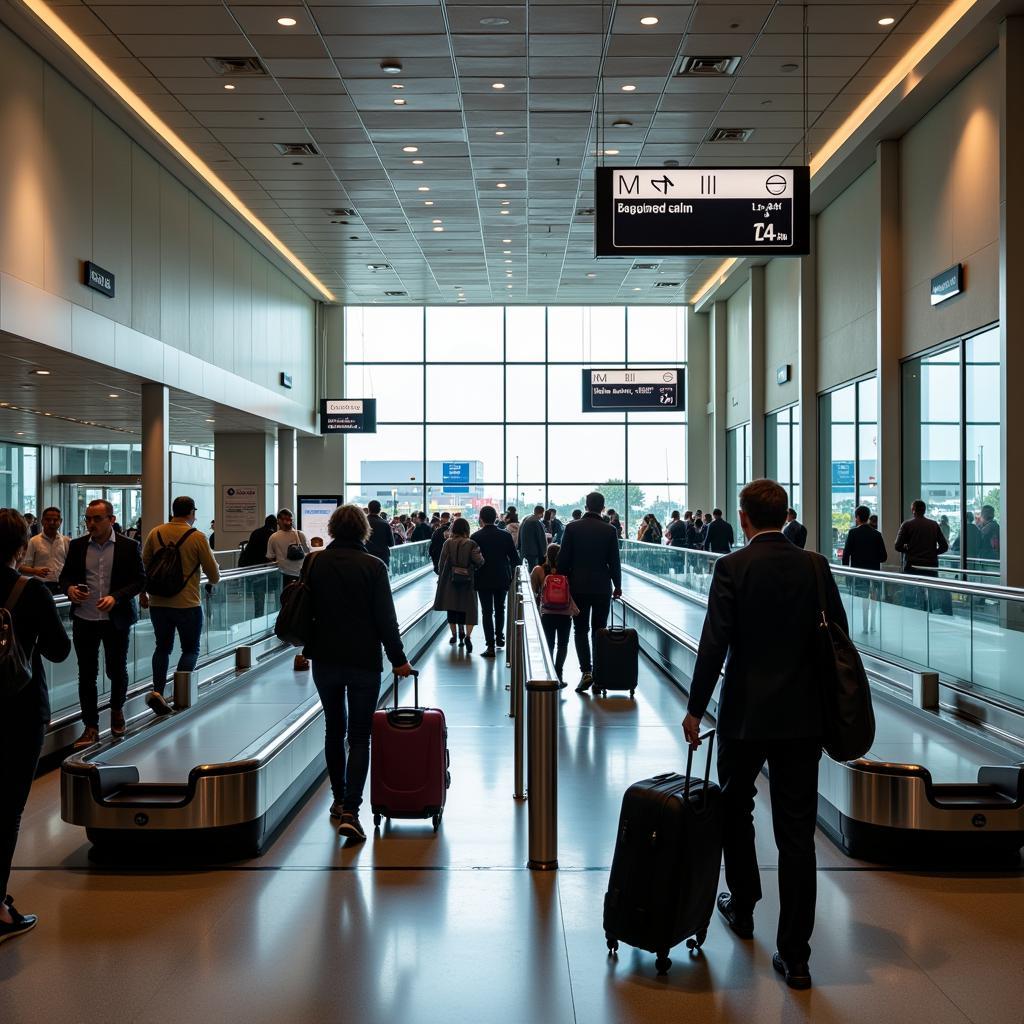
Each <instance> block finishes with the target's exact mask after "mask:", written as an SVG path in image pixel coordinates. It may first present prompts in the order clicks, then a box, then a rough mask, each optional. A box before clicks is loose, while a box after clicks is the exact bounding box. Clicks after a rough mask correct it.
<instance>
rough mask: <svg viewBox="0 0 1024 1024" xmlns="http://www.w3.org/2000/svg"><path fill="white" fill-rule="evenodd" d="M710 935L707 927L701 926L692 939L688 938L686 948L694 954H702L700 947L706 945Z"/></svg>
mask: <svg viewBox="0 0 1024 1024" xmlns="http://www.w3.org/2000/svg"><path fill="white" fill-rule="evenodd" d="M707 937H708V930H707V928H701V930H700V931H699V932H697V934H696V935H694V937H693V938H692V939H687V940H686V948H687V949H688V950H689V951H690V952H691V953H692V954H693V955H694V956H699V955H700V947H701V946H703V945H704V941H705V939H707Z"/></svg>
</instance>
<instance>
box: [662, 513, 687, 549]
mask: <svg viewBox="0 0 1024 1024" xmlns="http://www.w3.org/2000/svg"><path fill="white" fill-rule="evenodd" d="M689 518H690V513H689V512H687V513H686V520H688V519H689ZM686 520H684V519H680V518H679V509H674V510H673V511H672V516H671V518H670V519H669V524H668V526H666V527H665V537H666V539H667V540H668V546H669V547H670V548H685V547H686Z"/></svg>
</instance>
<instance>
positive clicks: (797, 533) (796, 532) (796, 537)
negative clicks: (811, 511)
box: [782, 519, 807, 548]
mask: <svg viewBox="0 0 1024 1024" xmlns="http://www.w3.org/2000/svg"><path fill="white" fill-rule="evenodd" d="M782 536H783V537H785V538H786V540H788V541H789V543H790V544H795V545H796V546H797V547H798V548H804V547H807V527H806V526H804V524H803V523H801V522H800V520H798V519H794V520H793V521H792V522H791V523H786V525H785V526H784V527H783V528H782Z"/></svg>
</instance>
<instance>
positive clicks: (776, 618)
mask: <svg viewBox="0 0 1024 1024" xmlns="http://www.w3.org/2000/svg"><path fill="white" fill-rule="evenodd" d="M813 559H818V561H819V562H821V563H822V564H824V565H825V567H826V572H828V587H827V594H826V596H827V601H828V614H829V616H830V617H831V619H832V621H833V622H835V623H836V624H837V625H839V626H842V628H843V629H844V630H847V629H848V626H847V622H846V612H845V610H844V608H843V603H842V601H841V600H840V598H839V591H838V590H837V589H836V585H835V581H834V580H833V579H832V575H831V572H829V571H828V563H827V562H826V561H825V559H824V558H822V556H821V555H819V554H816V553H814V552H812V551H801V550H800V549H799V548H797V547H794V546H793V545H792V544H790V542H789V541H788V540H786V538H785V537H783V536H782V534H781V533H761V534H758V535H757V536H755V537H754V538H753V539H752V540H751V541H750V543H749V544H748V545H747V546H746V547H744V548H740V549H739V550H738V551H734V552H733V553H732V554H730V555H726V556H725V557H723V558H719V559H718V560H717V561H716V562H715V571H714V576H713V577H712V580H711V591H710V593H709V594H708V610H707V615H706V616H705V618H704V629H703V631H702V632H701V637H700V647H699V648H698V651H697V662H696V665H695V666H694V670H693V680H692V682H691V684H690V700H689V705H688V708H687V710H688V711H689V712H690V713H691V714H693V715H696V716H698V717H701V716H703V714H704V712H705V711H706V710H707V706H708V702H709V701H710V700H711V695H712V693H713V692H714V689H715V686H716V684H717V683H718V677H719V673H720V672H721V670H722V666H723V665H724V666H725V677H724V679H723V681H722V692H721V696H720V697H719V708H718V731H719V734H720V735H721V736H723V737H726V738H729V739H755V740H769V739H771V740H783V739H795V738H813V737H818V736H821V734H822V701H821V687H822V677H821V673H820V671H819V669H818V666H817V659H816V656H815V655H816V650H817V643H818V637H817V630H818V628H819V627H818V622H819V621H820V609H819V606H818V588H817V582H816V578H815V573H814V562H813V561H812V560H813Z"/></svg>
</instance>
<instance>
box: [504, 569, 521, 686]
mask: <svg viewBox="0 0 1024 1024" xmlns="http://www.w3.org/2000/svg"><path fill="white" fill-rule="evenodd" d="M518 593H519V571H518V570H515V571H513V573H512V583H511V584H510V585H509V588H508V600H507V601H506V602H505V664H506V665H508V667H509V668H511V667H512V644H513V643H514V642H515V641H514V640H513V630H512V627H513V625H514V624H515V621H516V614H515V605H516V594H518Z"/></svg>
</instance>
